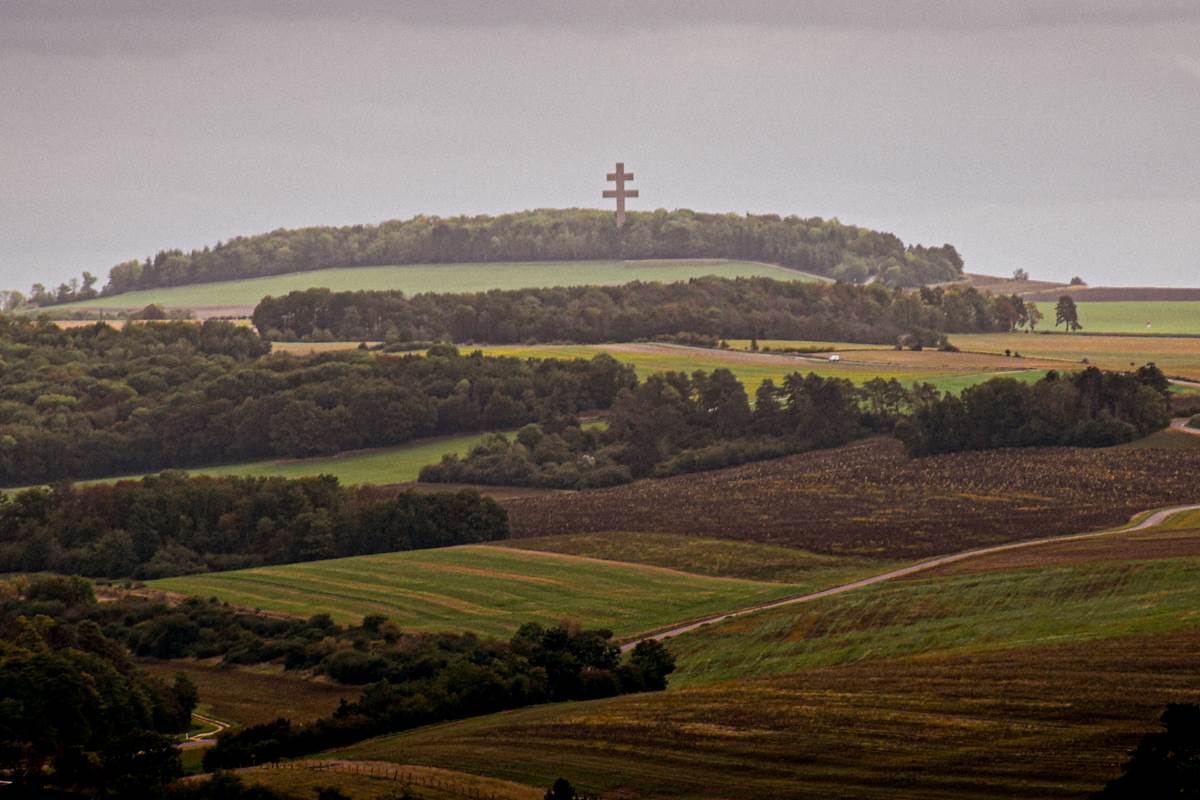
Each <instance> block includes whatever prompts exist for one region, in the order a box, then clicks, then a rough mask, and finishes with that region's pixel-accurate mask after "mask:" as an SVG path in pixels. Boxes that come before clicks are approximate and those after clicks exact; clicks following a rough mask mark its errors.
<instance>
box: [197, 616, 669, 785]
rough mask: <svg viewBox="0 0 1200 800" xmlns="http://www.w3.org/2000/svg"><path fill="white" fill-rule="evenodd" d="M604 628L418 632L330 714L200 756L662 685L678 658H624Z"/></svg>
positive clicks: (648, 645)
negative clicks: (487, 636)
mask: <svg viewBox="0 0 1200 800" xmlns="http://www.w3.org/2000/svg"><path fill="white" fill-rule="evenodd" d="M611 638H612V633H611V632H610V631H606V630H579V629H577V628H573V627H569V626H567V625H558V626H554V627H550V628H547V627H544V626H542V625H540V624H537V623H527V624H525V625H523V626H521V628H520V629H519V630H518V631H517V632H516V634H515V635H514V636H513V638H512V639H511V641H509V642H498V641H487V640H479V639H476V638H475V637H473V636H461V637H447V636H440V637H423V638H422V639H420V640H418V641H416V642H409V643H408V644H407V646H405V647H403V648H392V649H390V650H387V651H386V653H385V654H381V655H376V656H369V655H368V656H364V658H367V659H370V658H372V657H374V658H376V659H377V660H378V661H379V662H380V663H381V667H380V670H381V671H382V672H385V673H386V674H385V677H383V678H382V679H381V680H378V681H376V682H375V683H372V684H371V685H370V686H368V687H367V689H366V690H365V691H364V692H363V694H362V696H361V698H360V699H359V700H357V701H355V702H353V703H343V704H342V705H341V707H340V708H338V710H337V711H336V712H335V713H334V714H333V716H331V717H326V718H324V719H321V720H318V721H316V722H314V723H311V724H309V725H295V724H293V723H291V722H290V721H288V720H287V719H280V720H278V721H276V722H274V723H268V724H265V725H256V726H253V727H250V728H247V729H245V730H243V731H240V732H237V733H225V734H222V735H221V737H220V738H219V739H218V741H217V745H216V747H214V748H212V749H211V750H209V751H208V752H207V753H205V755H204V767H205V769H209V770H213V769H229V768H235V767H243V766H249V765H252V764H263V763H270V762H273V761H277V760H279V759H281V758H293V757H296V756H301V755H305V754H308V753H314V752H317V751H320V750H326V749H328V748H330V747H337V746H341V745H345V744H349V743H351V742H356V741H360V740H362V739H367V738H370V737H373V736H380V735H383V734H386V733H393V732H395V731H402V730H407V729H409V728H415V727H417V726H420V725H428V724H430V723H434V722H442V721H445V720H452V719H462V718H464V717H472V716H478V715H481V714H492V713H495V712H497V711H504V710H506V709H511V708H520V707H522V706H528V705H533V704H536V703H547V702H556V701H562V700H590V699H596V698H601V697H612V696H614V695H618V694H625V693H629V692H642V691H657V690H661V689H664V688H666V682H667V675H669V674H670V673H671V672H672V671H674V669H675V661H674V658H673V657H672V656H671V654H670V653H669V652H668V651H667V649H666V648H665V647H664V646H663V645H662V644H661V643H659V642H658V641H655V640H648V641H643V642H639V643H638V645H637V646H636V647H635V648H634V649H633V650H632V651H630V653H629V655H628V657H626V658H625V659H624V660H622V659H621V655H620V650H619V649H618V648H617V646H616V645H614V644H612V642H611V641H610V640H611Z"/></svg>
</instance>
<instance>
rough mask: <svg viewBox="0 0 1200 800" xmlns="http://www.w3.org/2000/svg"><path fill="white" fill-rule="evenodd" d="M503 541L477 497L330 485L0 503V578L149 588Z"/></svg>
mask: <svg viewBox="0 0 1200 800" xmlns="http://www.w3.org/2000/svg"><path fill="white" fill-rule="evenodd" d="M507 536H508V518H507V515H506V513H505V511H504V509H503V508H501V507H500V506H499V505H497V504H496V502H495V501H494V500H492V499H491V498H487V497H481V496H480V495H479V494H478V493H477V492H474V491H470V490H465V491H459V492H440V493H432V494H425V493H417V492H411V491H410V492H403V493H400V494H398V495H396V494H395V493H388V492H385V491H384V490H381V489H372V488H363V487H356V488H345V487H341V486H339V485H338V483H337V480H336V479H334V478H330V477H321V478H304V479H300V480H287V479H284V478H232V477H230V478H208V477H197V478H189V477H188V476H186V475H184V474H183V473H171V472H167V473H163V474H161V475H157V476H151V477H147V478H143V479H142V480H140V481H122V482H120V483H117V484H114V485H96V486H84V487H75V486H72V485H70V484H66V483H63V484H57V485H55V486H54V487H53V488H44V489H28V490H26V491H23V492H15V493H11V494H3V493H0V572H41V571H46V570H51V571H54V572H58V573H65V574H71V575H90V576H104V577H110V578H124V577H134V578H139V579H142V578H144V579H151V578H160V577H167V576H171V575H183V574H189V573H194V572H207V571H210V570H228V569H241V568H244V567H252V566H259V565H262V564H278V563H285V562H294V561H315V560H318V559H323V558H335V557H338V556H349V555H363V554H367V553H381V552H392V551H397V550H413V549H418V548H426V547H445V546H448V545H455V544H468V543H474V542H484V541H493V540H496V539H504V538H507Z"/></svg>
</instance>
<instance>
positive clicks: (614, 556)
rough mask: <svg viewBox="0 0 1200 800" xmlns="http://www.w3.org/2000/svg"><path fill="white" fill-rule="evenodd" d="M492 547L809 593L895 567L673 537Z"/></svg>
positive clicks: (582, 536) (580, 536) (559, 539)
mask: <svg viewBox="0 0 1200 800" xmlns="http://www.w3.org/2000/svg"><path fill="white" fill-rule="evenodd" d="M495 546H499V547H514V548H519V549H522V550H536V551H539V552H547V553H565V554H567V555H575V556H586V557H587V558H599V559H604V560H606V561H623V562H630V563H635V564H650V565H652V566H656V567H666V568H668V569H677V570H681V571H683V572H690V573H692V574H695V575H710V576H713V577H724V578H746V579H748V580H756V581H777V582H781V583H790V584H793V585H796V586H810V587H811V588H813V589H818V588H821V586H822V585H825V586H828V585H836V584H839V583H847V582H849V581H853V580H856V579H858V578H862V577H865V576H868V575H873V574H875V573H877V572H884V571H886V570H888V569H890V568H892V567H895V566H899V564H898V563H896V562H891V561H881V560H878V559H870V558H858V557H855V556H832V555H822V554H817V553H809V552H807V551H804V550H798V549H796V548H794V547H775V546H772V545H766V544H754V543H751V542H737V541H729V540H723V539H702V538H699V537H696V536H684V535H681V534H677V533H651V532H644V533H623V532H611V533H568V534H563V535H561V536H542V537H539V538H536V539H510V540H508V541H505V542H498V543H495ZM814 577H815V578H816V579H817V580H816V581H814Z"/></svg>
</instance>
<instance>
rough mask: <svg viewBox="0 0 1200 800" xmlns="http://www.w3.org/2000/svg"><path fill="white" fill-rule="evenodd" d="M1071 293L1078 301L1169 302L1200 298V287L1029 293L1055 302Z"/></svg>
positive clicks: (1081, 288) (1066, 289)
mask: <svg viewBox="0 0 1200 800" xmlns="http://www.w3.org/2000/svg"><path fill="white" fill-rule="evenodd" d="M1064 294H1070V295H1071V297H1073V298H1075V302H1077V303H1126V302H1128V303H1169V302H1179V301H1182V302H1195V301H1198V300H1200V289H1180V288H1170V287H1161V286H1159V287H1155V286H1071V287H1063V288H1062V289H1061V290H1053V289H1051V290H1044V291H1039V292H1035V293H1034V294H1032V295H1028V299H1030V300H1035V301H1045V302H1051V303H1052V302H1055V301H1057V300H1058V298H1059V297H1061V296H1062V295H1064Z"/></svg>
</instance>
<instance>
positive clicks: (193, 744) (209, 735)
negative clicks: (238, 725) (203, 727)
mask: <svg viewBox="0 0 1200 800" xmlns="http://www.w3.org/2000/svg"><path fill="white" fill-rule="evenodd" d="M192 718H193V719H198V720H200V721H201V722H204V723H207V724H209V725H212V726H213V730H211V731H202V732H200V733H194V734H192V735H191V736H189V737H187V738H186V739H184V740H183V741H182V742H180V743H179V744H178V745H176V746H177V747H178V748H179V749H180V750H192V749H194V748H197V747H210V746H212V745H213V744H215V743H216V739H217V737H218V736H220V735H221V734H222V733H224V732H225V731H227V730H229V723H228V722H225V721H224V720H219V719H217V718H216V717H208V716H205V715H204V714H197V713H194V712H193V713H192Z"/></svg>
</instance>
